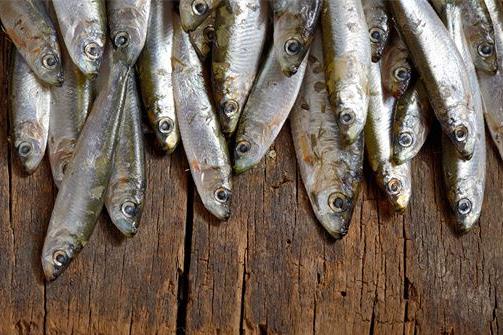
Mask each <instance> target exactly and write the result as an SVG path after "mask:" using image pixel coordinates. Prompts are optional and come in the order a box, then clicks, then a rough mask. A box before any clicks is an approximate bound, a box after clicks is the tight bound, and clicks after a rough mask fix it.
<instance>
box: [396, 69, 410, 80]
mask: <svg viewBox="0 0 503 335" xmlns="http://www.w3.org/2000/svg"><path fill="white" fill-rule="evenodd" d="M393 76H394V77H395V79H396V80H397V81H406V80H408V79H410V71H409V69H407V68H406V67H403V66H400V67H398V68H396V69H395V71H393Z"/></svg>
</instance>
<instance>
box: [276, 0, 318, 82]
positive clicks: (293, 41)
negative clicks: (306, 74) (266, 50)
mask: <svg viewBox="0 0 503 335" xmlns="http://www.w3.org/2000/svg"><path fill="white" fill-rule="evenodd" d="M322 2H323V1H322V0H296V1H290V0H272V8H273V12H274V49H275V52H276V57H277V59H278V61H279V63H280V65H281V70H282V71H283V73H284V74H285V75H286V76H288V77H290V76H293V75H294V74H296V73H297V71H298V69H299V66H300V64H302V61H303V60H304V58H305V57H306V55H307V52H308V51H309V47H310V45H311V42H312V40H313V36H314V32H315V30H316V25H317V23H318V18H319V16H320V13H321V8H322Z"/></svg>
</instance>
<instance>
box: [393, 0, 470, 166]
mask: <svg viewBox="0 0 503 335" xmlns="http://www.w3.org/2000/svg"><path fill="white" fill-rule="evenodd" d="M389 5H390V8H391V10H392V13H393V14H394V18H395V22H396V23H397V26H398V28H399V30H400V32H401V36H402V37H403V39H404V41H405V43H406V44H407V46H408V47H409V50H410V54H411V57H412V60H413V61H414V64H415V67H416V69H417V70H418V72H419V74H420V76H421V78H422V80H423V83H424V84H425V87H426V90H427V92H428V95H429V97H430V102H431V105H432V107H433V110H434V112H435V115H436V116H437V119H438V120H439V122H440V124H441V126H442V129H443V131H444V133H445V134H446V135H447V136H449V138H450V139H451V140H452V142H453V143H454V145H456V148H457V150H458V152H459V154H460V157H462V158H464V159H469V158H471V156H472V155H473V150H474V146H475V140H476V137H477V136H476V129H475V128H476V122H475V119H476V115H475V114H476V113H475V111H474V106H473V99H472V96H471V92H470V84H469V80H468V73H467V71H466V68H465V66H464V62H463V59H462V58H461V55H460V54H459V51H458V50H457V48H456V46H455V45H454V42H453V41H452V39H451V38H450V36H449V33H448V31H447V29H446V28H445V26H444V25H443V24H442V21H441V20H440V19H439V17H438V16H437V14H436V13H435V11H434V9H433V8H432V7H431V5H430V4H429V3H428V1H427V0H417V1H410V0H393V1H389Z"/></svg>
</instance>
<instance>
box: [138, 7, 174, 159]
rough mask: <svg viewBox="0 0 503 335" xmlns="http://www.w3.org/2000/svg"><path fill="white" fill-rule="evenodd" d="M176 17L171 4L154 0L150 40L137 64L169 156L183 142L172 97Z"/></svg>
mask: <svg viewBox="0 0 503 335" xmlns="http://www.w3.org/2000/svg"><path fill="white" fill-rule="evenodd" d="M173 15H175V14H174V9H173V6H172V3H171V2H170V1H163V0H153V1H152V8H151V15H150V21H149V29H148V35H147V41H146V43H145V48H144V49H143V51H142V53H141V55H140V58H139V59H138V63H137V69H138V75H139V79H140V81H139V82H140V88H141V94H142V98H143V104H144V106H145V109H146V111H147V116H148V119H149V121H150V125H151V127H152V129H153V130H154V133H155V135H156V137H157V140H158V141H159V143H160V144H161V146H162V148H163V149H164V150H166V151H167V152H169V153H171V152H173V151H174V150H175V149H176V147H177V145H178V142H179V141H180V133H179V131H178V123H177V121H176V113H175V101H174V98H173V80H172V61H171V57H172V53H173Z"/></svg>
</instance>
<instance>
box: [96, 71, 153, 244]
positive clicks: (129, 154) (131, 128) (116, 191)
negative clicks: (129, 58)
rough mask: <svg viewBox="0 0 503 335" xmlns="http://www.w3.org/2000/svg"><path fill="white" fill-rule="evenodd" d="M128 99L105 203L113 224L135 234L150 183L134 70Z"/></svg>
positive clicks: (132, 234) (130, 77)
mask: <svg viewBox="0 0 503 335" xmlns="http://www.w3.org/2000/svg"><path fill="white" fill-rule="evenodd" d="M125 99H126V101H125V102H124V111H123V116H122V119H121V123H120V126H119V130H118V136H119V139H118V143H117V147H116V150H115V154H114V161H113V168H112V175H111V177H110V182H109V184H108V189H107V193H106V195H105V206H106V208H107V211H108V214H109V215H110V219H111V220H112V222H113V224H114V225H115V226H116V227H117V228H118V229H119V230H120V231H121V233H122V234H124V235H125V236H128V237H132V236H134V235H136V233H137V231H138V227H139V223H140V219H141V215H142V212H143V204H144V199H145V191H146V187H147V180H146V175H145V148H144V143H143V132H142V128H141V107H140V96H139V94H138V88H137V85H136V78H135V76H134V75H133V74H132V73H130V75H129V78H128V84H127V91H126V98H125Z"/></svg>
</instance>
